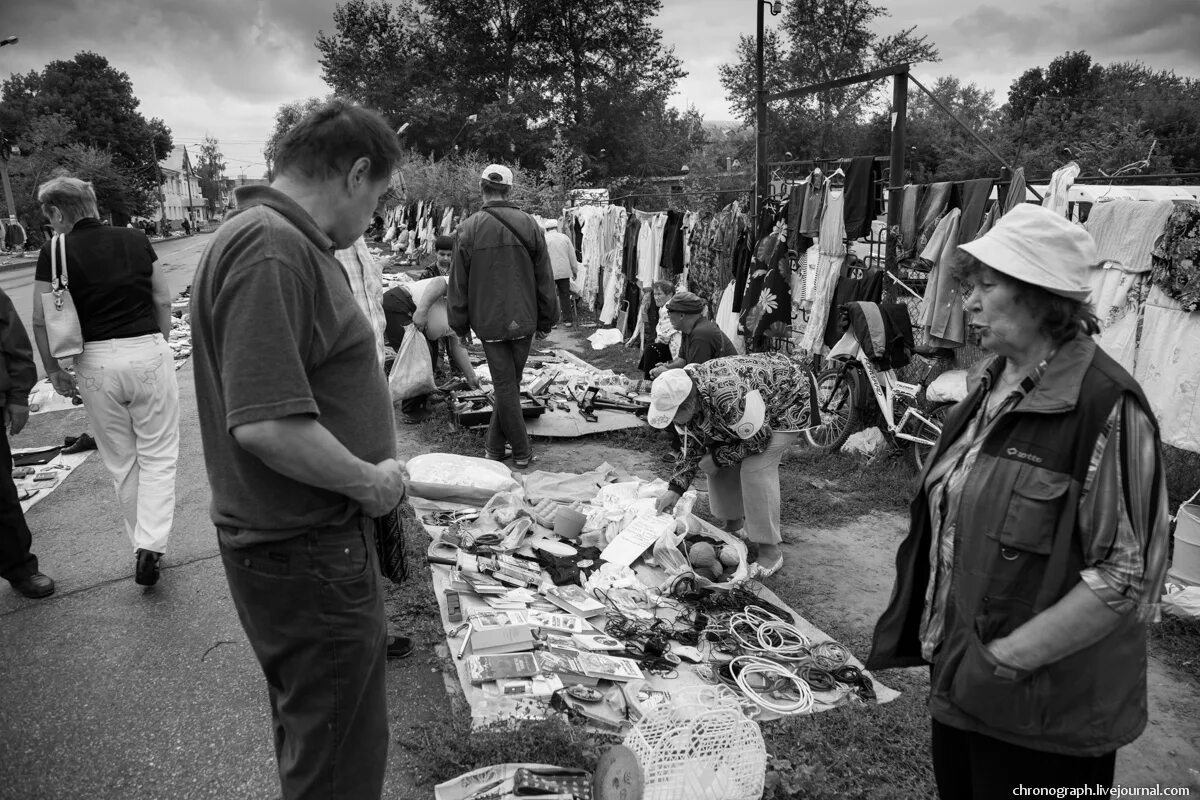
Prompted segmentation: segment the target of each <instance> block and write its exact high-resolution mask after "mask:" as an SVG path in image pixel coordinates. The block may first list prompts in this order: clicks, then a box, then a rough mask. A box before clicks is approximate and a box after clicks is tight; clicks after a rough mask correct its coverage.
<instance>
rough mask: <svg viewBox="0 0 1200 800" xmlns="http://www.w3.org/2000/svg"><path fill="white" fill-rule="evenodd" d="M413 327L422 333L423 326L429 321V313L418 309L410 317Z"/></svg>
mask: <svg viewBox="0 0 1200 800" xmlns="http://www.w3.org/2000/svg"><path fill="white" fill-rule="evenodd" d="M412 321H413V325H416V326H417V330H419V331H424V330H425V324H426V323H427V322H428V321H429V312H427V311H425V310H424V309H421V308H418V309H417V310H416V311H414V312H413V315H412Z"/></svg>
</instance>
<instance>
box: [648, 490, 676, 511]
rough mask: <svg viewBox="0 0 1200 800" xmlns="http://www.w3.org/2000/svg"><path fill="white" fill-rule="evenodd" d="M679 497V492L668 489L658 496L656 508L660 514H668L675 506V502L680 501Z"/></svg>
mask: <svg viewBox="0 0 1200 800" xmlns="http://www.w3.org/2000/svg"><path fill="white" fill-rule="evenodd" d="M679 497H680V495H679V492H676V491H673V490H671V489H668V490H667V491H665V492H663V493H662V495H661V496H660V497H659V498H658V502H657V503H655V504H654V509H655V510H656V511H658V513H660V514H666V513H667V512H669V511H670V510H671V509H673V508H675V504H676V503H678V502H679Z"/></svg>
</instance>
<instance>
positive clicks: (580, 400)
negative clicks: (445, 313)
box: [451, 350, 650, 435]
mask: <svg viewBox="0 0 1200 800" xmlns="http://www.w3.org/2000/svg"><path fill="white" fill-rule="evenodd" d="M476 373H477V374H478V375H479V379H480V382H481V383H482V384H483V385H484V389H483V390H482V391H476V392H471V391H461V392H455V393H454V394H453V397H452V401H451V410H452V413H453V415H454V418H455V420H456V421H457V422H458V423H459V424H460V425H463V426H464V427H471V426H475V425H486V424H487V422H488V419H489V418H490V416H491V412H492V405H491V392H490V386H491V382H492V381H491V375H490V373H489V371H488V368H487V364H486V363H482V364H480V365H478V366H477V368H476ZM521 408H522V413H523V414H524V416H526V417H538V416H541V415H542V414H544V413H546V412H551V413H553V412H563V413H567V414H570V415H575V414H578V415H579V416H581V417H582V418H583V419H584V420H585V421H587V422H596V421H597V420H598V413H599V412H602V411H616V412H625V413H627V414H632V415H636V416H642V415H645V413H646V411H647V410H648V409H649V408H650V382H649V381H644V380H638V379H633V378H627V377H625V376H624V375H618V374H616V373H614V372H613V371H612V370H598V369H596V368H595V367H593V366H591V365H590V364H588V363H587V362H585V361H583V360H581V359H579V358H578V357H576V356H574V355H572V354H571V353H568V352H567V351H565V350H556V351H554V352H553V354H550V355H535V356H530V358H529V361H528V363H527V364H526V367H525V371H524V373H522V375H521ZM542 433H545V434H546V435H554V434H553V432H550V431H546V432H542Z"/></svg>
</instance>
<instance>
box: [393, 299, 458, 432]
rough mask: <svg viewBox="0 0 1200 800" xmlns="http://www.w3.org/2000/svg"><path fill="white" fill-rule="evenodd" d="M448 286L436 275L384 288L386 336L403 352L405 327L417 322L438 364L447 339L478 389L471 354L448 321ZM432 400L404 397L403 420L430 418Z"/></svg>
mask: <svg viewBox="0 0 1200 800" xmlns="http://www.w3.org/2000/svg"><path fill="white" fill-rule="evenodd" d="M446 287H447V279H446V278H443V277H434V278H425V279H423V280H419V281H413V282H412V283H407V284H404V285H402V286H397V287H396V288H394V289H389V290H388V291H386V292H384V294H383V315H384V318H385V319H386V320H387V327H386V328H385V329H384V332H383V338H384V341H385V342H386V343H387V345H388V347H391V348H392V349H394V350H395V351H396V352H397V353H399V352H400V345H401V344H403V342H404V330H405V328H407V327H408V326H409V325H415V326H416V328H417V330H419V331H421V332H422V333H424V334H425V339H426V341H427V342H428V344H429V356H430V361H432V362H433V363H434V364H437V360H438V343H439V342H444V343H445V346H446V352H447V353H448V354H449V356H450V360H451V362H452V363H453V364H454V365H455V366H456V367H458V369H459V371H460V372H462V374H463V377H464V378H466V381H467V385H468V386H470V387H471V388H472V389H478V388H479V378H478V377H477V376H476V375H475V369H474V368H473V367H472V366H471V358H470V356H469V355H467V351H466V348H464V347H463V345H462V342H461V341H460V340H459V338H458V335H457V334H456V333H455V332H454V331H452V330H451V329H450V325H449V323H448V322H447V317H446ZM428 403H429V395H419V396H417V397H410V398H408V399H407V400H404V401H402V402H401V403H400V414H401V416H400V420H401V422H404V423H406V424H409V425H411V424H415V423H417V422H421V421H422V420H424V419H426V418H427V417H428V416H429V408H428Z"/></svg>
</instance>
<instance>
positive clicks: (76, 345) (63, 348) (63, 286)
mask: <svg viewBox="0 0 1200 800" xmlns="http://www.w3.org/2000/svg"><path fill="white" fill-rule="evenodd" d="M41 300H42V318H43V319H44V320H45V323H46V339H47V340H48V341H49V344H50V355H51V356H53V357H54V358H69V357H70V356H77V355H79V354H80V353H82V352H83V331H82V329H80V327H79V314H78V313H77V312H76V311H75V301H74V300H72V299H71V293H70V292H69V291H68V290H67V237H66V236H65V235H64V234H61V233H60V234H56V235H55V236H54V237H53V238H52V239H51V240H50V291H48V292H46V293H44V294H43V295H42V297H41Z"/></svg>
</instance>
